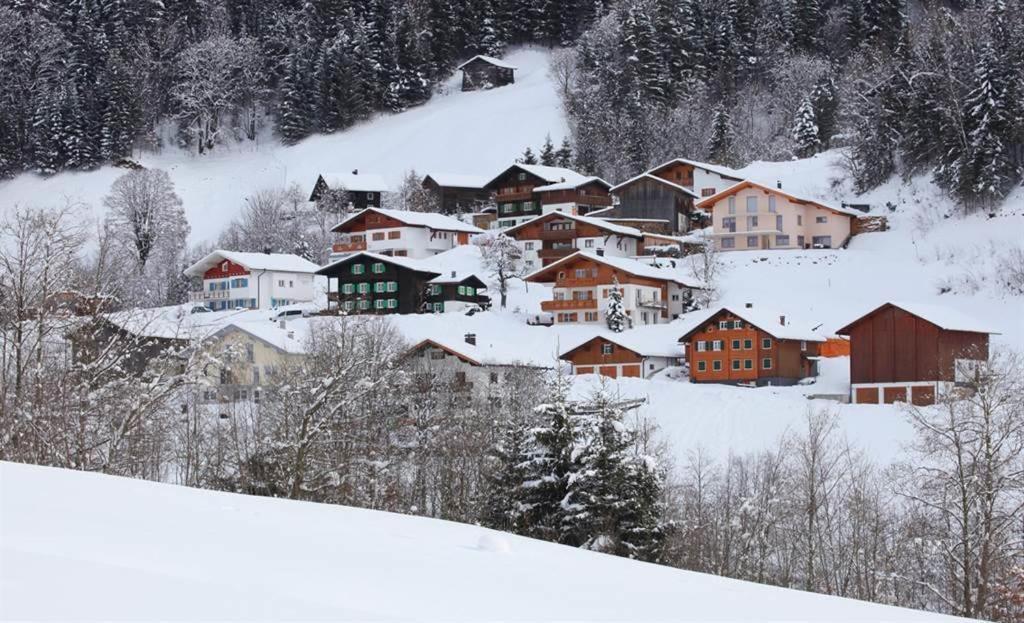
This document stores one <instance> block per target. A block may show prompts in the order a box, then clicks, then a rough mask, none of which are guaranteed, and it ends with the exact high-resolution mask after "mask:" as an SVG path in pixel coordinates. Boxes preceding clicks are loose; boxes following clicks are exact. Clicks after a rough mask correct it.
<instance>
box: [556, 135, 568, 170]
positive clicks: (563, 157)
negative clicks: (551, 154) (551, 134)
mask: <svg viewBox="0 0 1024 623" xmlns="http://www.w3.org/2000/svg"><path fill="white" fill-rule="evenodd" d="M555 164H556V165H558V166H560V167H563V168H566V169H570V168H572V145H570V144H569V137H568V136H567V137H565V138H563V139H562V145H561V146H560V147H559V148H558V151H557V152H555Z"/></svg>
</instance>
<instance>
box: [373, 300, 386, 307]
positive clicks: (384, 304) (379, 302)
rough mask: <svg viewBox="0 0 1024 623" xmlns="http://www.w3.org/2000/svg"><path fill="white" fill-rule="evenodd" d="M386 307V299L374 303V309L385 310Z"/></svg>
mask: <svg viewBox="0 0 1024 623" xmlns="http://www.w3.org/2000/svg"><path fill="white" fill-rule="evenodd" d="M385 306H387V301H385V300H384V299H377V300H375V301H374V302H373V308H374V309H384V307H385Z"/></svg>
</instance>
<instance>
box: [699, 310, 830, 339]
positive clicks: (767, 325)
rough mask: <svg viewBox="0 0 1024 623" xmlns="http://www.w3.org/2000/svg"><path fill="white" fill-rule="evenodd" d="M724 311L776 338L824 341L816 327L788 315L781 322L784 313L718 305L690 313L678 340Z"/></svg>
mask: <svg viewBox="0 0 1024 623" xmlns="http://www.w3.org/2000/svg"><path fill="white" fill-rule="evenodd" d="M724 312H729V313H730V314H732V315H734V316H736V317H737V318H740V319H742V320H743V321H744V322H747V323H748V324H751V325H753V326H755V327H757V328H758V329H761V330H762V331H764V332H765V333H767V334H768V335H770V336H772V337H774V338H775V339H778V340H801V341H804V342H824V341H825V338H824V337H822V336H821V334H819V333H818V332H817V328H816V327H811V326H808V325H805V324H802V323H799V322H793V321H792V320H790V319H789V318H788V317H787V318H786V324H782V323H781V322H780V320H781V319H782V317H784V316H785V314H782V313H778V312H776V311H773V310H770V309H765V308H760V307H756V306H755V307H719V308H717V309H713V310H705V311H704V312H702V313H697V312H695V314H696V315H691V316H690V318H688V319H687V320H686V321H685V323H684V326H687V327H690V328H689V329H688V330H687V331H686V332H685V333H684V334H683V335H682V337H680V338H679V341H683V340H685V339H687V338H688V337H690V336H691V335H693V334H694V333H696V332H697V331H699V330H700V329H701V327H703V326H704V324H705V323H706V322H708V321H709V320H711V319H712V318H714V317H715V316H717V315H719V314H721V313H724Z"/></svg>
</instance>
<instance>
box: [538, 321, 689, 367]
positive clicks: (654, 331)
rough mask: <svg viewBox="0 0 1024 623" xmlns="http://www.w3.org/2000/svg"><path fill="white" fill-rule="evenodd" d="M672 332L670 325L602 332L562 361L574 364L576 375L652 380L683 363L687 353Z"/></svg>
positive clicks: (564, 353)
mask: <svg viewBox="0 0 1024 623" xmlns="http://www.w3.org/2000/svg"><path fill="white" fill-rule="evenodd" d="M672 332H673V329H672V328H671V327H670V325H659V326H651V327H640V328H637V329H632V330H630V331H624V332H622V333H612V332H610V331H602V332H601V333H598V334H595V335H593V336H592V337H588V338H585V339H584V340H583V341H582V342H578V343H577V344H575V345H572V346H570V347H569V348H566V349H565V350H563V351H562V352H561V353H560V354H559V356H558V357H559V359H562V360H564V361H568V362H569V363H570V364H572V372H573V374H601V375H603V376H607V377H610V378H619V377H624V378H629V377H634V378H649V377H650V376H652V375H654V374H657V373H658V372H660V371H661V370H664V369H665V368H667V367H669V366H674V365H678V364H679V362H680V361H681V359H682V357H683V349H682V347H681V346H680V345H679V344H678V343H676V342H675V341H674V340H673V333H672Z"/></svg>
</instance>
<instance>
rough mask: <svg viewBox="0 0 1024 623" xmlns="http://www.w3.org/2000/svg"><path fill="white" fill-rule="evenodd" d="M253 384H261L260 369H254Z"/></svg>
mask: <svg viewBox="0 0 1024 623" xmlns="http://www.w3.org/2000/svg"><path fill="white" fill-rule="evenodd" d="M252 384H253V385H259V384H260V369H259V368H258V367H257V368H253V369H252Z"/></svg>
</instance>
